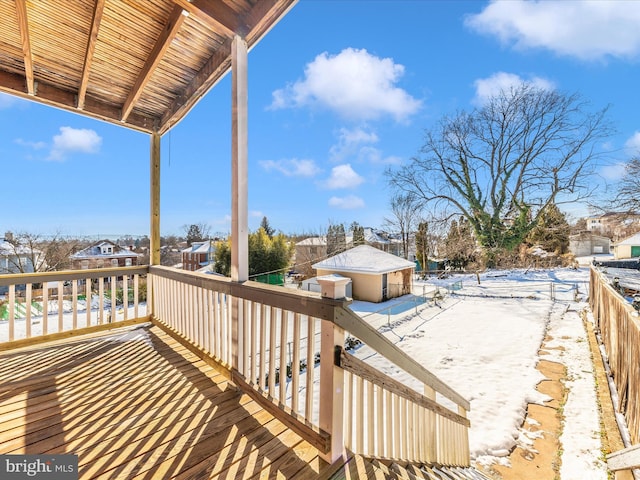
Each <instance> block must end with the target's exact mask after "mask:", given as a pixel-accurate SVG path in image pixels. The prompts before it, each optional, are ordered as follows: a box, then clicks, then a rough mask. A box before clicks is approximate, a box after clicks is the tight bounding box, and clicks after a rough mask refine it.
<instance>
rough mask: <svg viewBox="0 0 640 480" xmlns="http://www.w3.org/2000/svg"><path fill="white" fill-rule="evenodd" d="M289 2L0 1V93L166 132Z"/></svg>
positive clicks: (227, 0) (292, 0)
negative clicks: (237, 46)
mask: <svg viewBox="0 0 640 480" xmlns="http://www.w3.org/2000/svg"><path fill="white" fill-rule="evenodd" d="M295 2H296V0H215V1H214V0H131V1H124V0H73V1H69V0H37V1H25V0H8V1H2V2H0V32H2V35H1V36H0V91H3V92H7V93H11V94H14V95H18V96H21V97H25V98H28V99H31V100H35V101H38V102H41V103H45V104H48V105H52V106H56V107H60V108H63V109H66V110H71V111H75V112H78V113H82V114H85V115H88V116H91V117H94V118H98V119H102V120H106V121H108V122H112V123H115V124H118V125H124V126H126V127H129V128H133V129H136V130H141V131H145V132H148V133H151V132H157V133H160V134H162V133H164V132H166V131H167V130H169V129H170V128H171V127H172V126H173V125H175V124H176V123H177V122H178V121H179V120H180V119H182V117H183V116H184V115H186V113H187V112H188V111H189V110H190V109H191V108H192V107H193V106H194V105H195V104H196V102H197V101H198V100H199V99H200V98H201V97H202V96H203V95H204V94H205V93H206V92H207V91H208V90H209V89H210V88H211V87H212V86H213V85H214V84H215V83H216V82H218V81H219V80H220V79H221V78H222V77H223V76H224V75H225V74H226V73H227V72H229V71H230V69H231V46H232V41H233V38H234V36H235V35H240V36H241V37H243V38H245V40H246V42H247V45H248V47H249V48H251V47H253V46H254V45H255V44H257V43H258V41H259V40H260V39H261V37H262V36H263V35H264V34H265V33H266V32H267V31H268V30H269V29H270V28H271V27H272V26H273V25H274V24H275V23H277V22H278V20H280V18H282V17H283V16H284V14H285V13H286V12H287V10H288V9H289V8H291V6H292V5H293V4H294V3H295Z"/></svg>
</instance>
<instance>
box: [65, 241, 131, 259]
mask: <svg viewBox="0 0 640 480" xmlns="http://www.w3.org/2000/svg"><path fill="white" fill-rule="evenodd" d="M105 245H107V246H112V247H113V251H112V253H102V250H101V247H103V246H105ZM141 256H142V255H141V254H139V253H136V252H132V251H131V250H129V249H126V248H123V247H121V246H119V245H116V244H115V243H113V242H110V241H109V240H102V241H99V242H97V243H94V244H93V245H91V246H89V247H87V248H84V249H82V250H80V251H78V252H76V253H74V254H73V255H71V256H70V257H71V258H73V259H76V260H78V259H85V258H95V257H103V258H113V257H141Z"/></svg>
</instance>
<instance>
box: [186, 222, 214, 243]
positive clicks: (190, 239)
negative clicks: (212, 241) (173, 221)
mask: <svg viewBox="0 0 640 480" xmlns="http://www.w3.org/2000/svg"><path fill="white" fill-rule="evenodd" d="M182 229H183V230H184V233H185V237H186V240H187V244H189V245H193V243H194V242H202V241H204V240H207V239H208V238H209V237H210V234H211V227H210V226H209V225H207V224H206V223H192V224H191V225H183V226H182Z"/></svg>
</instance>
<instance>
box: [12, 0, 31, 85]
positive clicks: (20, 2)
mask: <svg viewBox="0 0 640 480" xmlns="http://www.w3.org/2000/svg"><path fill="white" fill-rule="evenodd" d="M25 2H26V0H16V11H17V13H18V26H19V28H20V38H21V39H22V57H23V58H24V77H25V80H26V82H27V93H28V94H29V95H35V82H34V81H33V55H32V54H31V40H30V37H29V20H28V18H27V5H26V3H25Z"/></svg>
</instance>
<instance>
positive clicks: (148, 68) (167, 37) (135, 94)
mask: <svg viewBox="0 0 640 480" xmlns="http://www.w3.org/2000/svg"><path fill="white" fill-rule="evenodd" d="M182 12H183V9H182V7H180V6H179V5H176V6H174V7H173V10H172V11H171V15H169V20H168V21H167V23H166V25H165V26H164V29H163V30H162V33H161V34H160V36H159V37H158V39H157V40H156V44H155V45H154V47H153V50H151V53H150V54H149V56H148V57H147V61H146V62H145V64H144V67H143V68H142V71H141V72H140V74H139V75H138V79H137V80H136V83H135V84H134V85H133V88H132V89H131V91H130V92H129V95H128V96H127V99H126V100H125V102H124V105H123V106H122V117H121V121H123V122H125V121H126V120H127V117H128V116H129V114H130V113H131V110H133V107H134V105H135V104H136V102H137V101H138V99H139V98H140V95H142V91H143V90H144V87H145V86H146V85H147V83H148V82H149V80H150V79H151V75H152V74H153V71H154V70H155V69H156V67H157V66H158V64H159V63H160V61H161V60H162V57H163V56H164V53H165V52H166V51H167V49H168V48H169V47H170V46H171V41H172V40H173V39H174V38H175V37H176V35H177V34H178V30H180V27H181V26H182V23H183V22H184V20H185V18H186V17H185V16H184V15H183V14H182Z"/></svg>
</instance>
